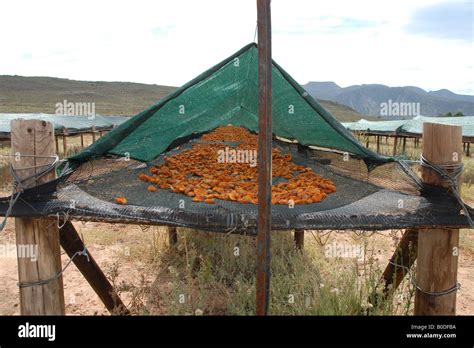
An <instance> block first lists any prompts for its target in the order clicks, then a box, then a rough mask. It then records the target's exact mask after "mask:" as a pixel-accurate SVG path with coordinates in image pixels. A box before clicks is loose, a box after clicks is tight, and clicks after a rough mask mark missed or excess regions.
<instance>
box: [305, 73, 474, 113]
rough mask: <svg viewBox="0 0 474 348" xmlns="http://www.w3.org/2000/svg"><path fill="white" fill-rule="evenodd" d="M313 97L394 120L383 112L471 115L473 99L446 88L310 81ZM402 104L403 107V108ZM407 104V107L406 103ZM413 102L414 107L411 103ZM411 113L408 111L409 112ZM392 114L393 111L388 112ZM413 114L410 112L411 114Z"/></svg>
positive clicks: (307, 85)
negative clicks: (346, 84) (396, 110)
mask: <svg viewBox="0 0 474 348" xmlns="http://www.w3.org/2000/svg"><path fill="white" fill-rule="evenodd" d="M303 87H304V88H305V89H306V90H307V91H308V93H310V94H311V95H312V96H313V97H315V98H323V99H327V100H331V101H334V102H337V103H340V104H343V105H347V106H349V107H350V108H352V109H354V110H355V111H357V112H359V113H361V114H365V115H371V116H382V117H384V116H385V117H391V118H393V117H394V116H397V115H396V112H391V113H390V112H389V113H388V114H387V113H386V112H384V111H386V110H387V107H389V109H390V106H392V107H395V104H397V103H398V106H397V107H399V109H400V110H401V108H405V107H406V108H407V109H406V111H408V112H406V113H405V114H403V112H399V114H398V116H408V117H410V116H416V112H419V114H421V115H424V116H439V115H440V114H446V113H448V112H452V113H456V112H462V113H463V114H464V115H474V96H471V95H461V94H456V93H453V92H451V91H449V90H447V89H442V90H439V91H430V92H427V91H425V90H424V89H422V88H419V87H414V86H405V87H388V86H385V85H381V84H367V85H354V86H349V87H345V88H342V87H340V86H338V85H337V84H335V83H334V82H309V83H308V84H306V85H304V86H303ZM402 103H403V105H402ZM406 103H410V104H406ZM412 103H414V104H412ZM410 108H411V109H412V110H408V109H410ZM391 110H392V111H395V109H393V108H392V109H391ZM412 111H413V112H412Z"/></svg>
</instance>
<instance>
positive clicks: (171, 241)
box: [168, 227, 178, 246]
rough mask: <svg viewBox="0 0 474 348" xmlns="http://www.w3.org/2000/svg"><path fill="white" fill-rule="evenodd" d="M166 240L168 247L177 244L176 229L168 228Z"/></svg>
mask: <svg viewBox="0 0 474 348" xmlns="http://www.w3.org/2000/svg"><path fill="white" fill-rule="evenodd" d="M168 240H169V244H170V246H175V245H176V244H177V243H178V232H177V231H176V227H168Z"/></svg>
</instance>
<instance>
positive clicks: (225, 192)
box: [138, 126, 336, 205]
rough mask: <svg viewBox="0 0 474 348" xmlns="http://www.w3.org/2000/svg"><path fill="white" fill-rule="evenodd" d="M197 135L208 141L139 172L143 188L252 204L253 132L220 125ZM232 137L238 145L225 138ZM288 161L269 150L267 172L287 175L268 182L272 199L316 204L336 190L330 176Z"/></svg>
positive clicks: (255, 174) (209, 200)
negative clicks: (269, 169)
mask: <svg viewBox="0 0 474 348" xmlns="http://www.w3.org/2000/svg"><path fill="white" fill-rule="evenodd" d="M201 139H203V140H205V141H206V142H209V143H197V144H194V145H193V146H192V148H191V149H190V150H185V151H183V152H181V153H179V154H176V155H173V156H169V157H165V159H164V164H162V165H156V166H153V167H152V168H151V169H150V173H149V174H145V173H141V174H140V175H139V176H138V177H139V179H140V180H142V181H144V182H147V183H149V184H151V186H149V187H148V191H150V192H154V191H155V190H154V189H153V187H155V186H156V187H159V188H160V189H166V190H171V191H172V192H176V193H182V194H185V195H188V196H189V197H193V201H195V202H206V203H209V204H212V203H214V202H215V199H222V200H229V201H236V202H240V203H252V204H257V203H258V198H257V191H258V169H257V167H256V165H252V163H249V161H248V160H249V159H252V158H255V160H256V153H257V143H258V137H257V135H255V134H252V133H250V132H249V131H247V130H246V129H245V128H242V127H235V126H223V127H219V128H217V129H215V130H214V131H212V132H210V133H208V134H205V135H203V136H202V138H201ZM232 141H238V142H240V144H239V145H238V146H235V147H232V146H230V145H227V144H225V143H224V142H232ZM245 159H247V161H246V160H245ZM291 160H292V157H291V155H290V154H282V153H281V151H279V150H278V149H275V148H274V149H272V161H273V163H272V167H273V168H272V169H273V172H272V175H273V177H282V178H284V179H286V180H287V181H285V182H280V183H278V184H275V185H273V187H272V204H295V205H296V204H311V203H317V202H320V201H321V200H323V199H324V198H326V195H327V194H329V193H332V192H335V191H336V187H335V185H334V183H333V182H332V181H330V180H328V179H324V178H322V177H320V176H318V175H316V174H315V173H314V172H313V171H312V169H311V168H307V167H304V166H299V165H296V164H294V163H293V162H292V161H291ZM253 164H256V163H255V162H253ZM295 173H296V174H295Z"/></svg>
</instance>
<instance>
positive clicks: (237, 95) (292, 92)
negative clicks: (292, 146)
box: [70, 43, 391, 165]
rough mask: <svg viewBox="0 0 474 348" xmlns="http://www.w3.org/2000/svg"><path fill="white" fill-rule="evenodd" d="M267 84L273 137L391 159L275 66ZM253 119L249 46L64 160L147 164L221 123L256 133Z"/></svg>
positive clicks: (252, 50)
mask: <svg viewBox="0 0 474 348" xmlns="http://www.w3.org/2000/svg"><path fill="white" fill-rule="evenodd" d="M272 80H273V81H272V87H273V99H272V101H273V133H274V135H276V136H280V137H283V138H286V139H289V140H296V141H298V142H299V143H300V144H302V145H313V146H318V147H323V148H329V149H334V150H339V151H343V152H348V153H350V154H352V155H354V156H356V157H359V158H362V159H364V160H365V161H366V163H371V164H375V165H376V164H381V163H386V162H387V161H390V160H391V159H390V158H386V157H382V156H380V155H378V154H376V153H374V152H372V151H370V150H368V149H366V148H365V147H364V146H363V145H361V144H360V143H359V142H358V141H357V140H356V139H355V138H354V137H353V136H352V134H351V133H350V132H349V131H348V130H346V129H345V128H344V127H343V126H342V125H341V124H340V123H339V122H338V121H337V120H336V119H335V118H334V117H333V116H332V115H330V114H329V113H328V112H327V111H326V110H324V109H323V108H322V107H321V105H319V103H317V102H316V101H315V100H314V99H313V98H312V97H311V96H310V95H309V94H308V93H307V92H306V91H305V90H304V89H303V88H302V87H301V86H300V85H299V84H298V83H297V82H296V81H294V80H293V79H292V78H291V77H290V76H289V75H288V74H287V73H286V72H285V71H284V70H283V69H282V68H281V67H280V66H278V64H276V63H275V62H273V65H272ZM257 120H258V51H257V45H256V44H255V43H252V44H249V45H247V46H245V47H243V48H242V49H241V50H239V51H238V52H237V53H235V54H234V55H232V56H230V57H229V58H227V59H225V60H224V61H222V62H221V63H219V64H217V65H215V66H214V67H212V68H211V69H209V70H207V71H206V72H204V73H203V74H201V75H199V76H198V77H197V78H195V79H194V80H192V81H190V82H188V83H187V84H185V85H184V86H183V87H181V88H180V89H178V90H177V91H175V92H174V93H172V94H171V95H169V96H167V97H165V98H163V99H161V100H160V101H159V102H158V103H157V104H155V105H153V106H152V107H150V108H148V109H147V110H145V111H143V112H141V113H140V114H138V115H136V116H135V117H133V118H131V119H130V120H129V121H127V122H125V123H123V124H122V125H121V126H119V127H118V128H116V129H114V130H113V131H112V132H110V133H109V134H107V135H106V136H104V137H103V138H101V139H99V140H98V141H97V142H96V143H94V144H93V145H92V146H90V147H89V148H87V149H85V150H84V151H82V152H80V153H79V154H77V155H76V156H74V157H71V158H70V159H71V160H77V161H86V160H89V159H91V158H97V157H99V156H101V155H105V154H115V155H120V156H130V157H131V158H133V159H136V160H140V161H146V162H148V161H151V160H153V159H154V158H156V157H157V156H158V155H159V154H161V153H162V152H164V151H166V150H167V149H168V148H169V146H170V145H171V144H172V143H173V142H175V141H176V140H177V139H186V138H187V137H190V136H193V135H197V134H201V133H204V132H207V131H210V130H212V129H214V128H216V127H218V126H221V125H227V124H232V125H235V126H244V127H246V128H248V129H249V130H252V131H255V132H256V131H258V122H257Z"/></svg>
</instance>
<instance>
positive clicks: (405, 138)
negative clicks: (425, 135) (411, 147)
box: [402, 137, 407, 154]
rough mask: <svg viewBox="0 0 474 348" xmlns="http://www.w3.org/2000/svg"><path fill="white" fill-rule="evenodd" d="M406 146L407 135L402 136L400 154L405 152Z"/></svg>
mask: <svg viewBox="0 0 474 348" xmlns="http://www.w3.org/2000/svg"><path fill="white" fill-rule="evenodd" d="M406 146H407V137H403V142H402V154H405V150H406Z"/></svg>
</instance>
